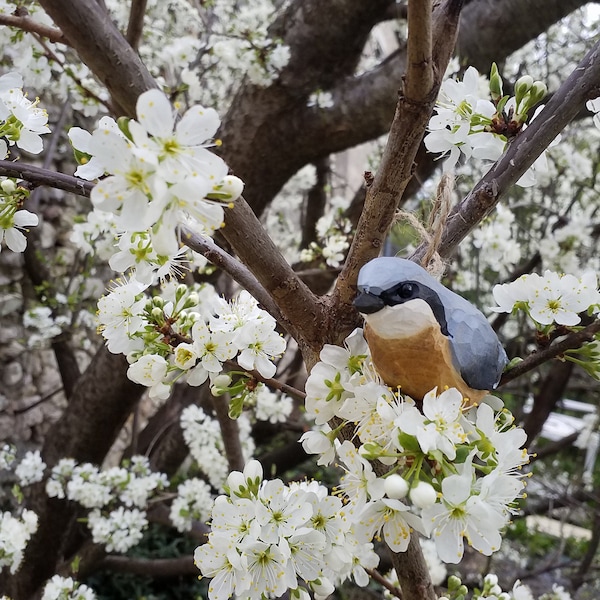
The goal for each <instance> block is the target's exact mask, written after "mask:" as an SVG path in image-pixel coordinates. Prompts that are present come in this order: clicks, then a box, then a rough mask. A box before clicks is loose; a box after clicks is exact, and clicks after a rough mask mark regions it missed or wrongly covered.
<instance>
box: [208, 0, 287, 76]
mask: <svg viewBox="0 0 600 600" xmlns="http://www.w3.org/2000/svg"><path fill="white" fill-rule="evenodd" d="M286 4H287V2H283V3H278V2H274V1H273V0H266V1H262V2H251V3H247V4H242V5H240V4H239V3H237V2H234V1H233V0H222V1H221V2H216V3H214V4H213V6H212V9H213V14H212V19H211V20H210V23H211V27H210V29H209V32H208V35H207V36H206V38H205V39H206V42H205V45H204V47H203V48H201V49H200V52H201V55H200V63H201V65H202V67H203V69H204V70H207V71H212V70H214V69H216V68H217V67H218V72H219V74H220V75H219V76H220V77H222V76H223V75H224V76H225V77H226V79H229V78H230V79H231V80H232V81H236V80H237V81H239V80H240V79H242V78H243V76H244V75H246V76H247V78H248V79H249V81H250V82H252V83H253V84H255V85H259V86H267V85H269V84H270V83H272V82H273V81H274V80H275V79H277V77H278V76H279V72H280V71H281V69H283V68H284V67H285V66H286V65H287V63H288V61H289V59H290V49H289V48H288V47H287V46H286V45H285V44H284V43H283V42H282V40H280V39H277V38H275V39H274V38H272V37H271V35H270V32H269V28H268V25H269V23H272V21H273V15H274V14H276V13H277V12H278V11H280V10H281V9H282V8H283V7H285V5H286Z"/></svg>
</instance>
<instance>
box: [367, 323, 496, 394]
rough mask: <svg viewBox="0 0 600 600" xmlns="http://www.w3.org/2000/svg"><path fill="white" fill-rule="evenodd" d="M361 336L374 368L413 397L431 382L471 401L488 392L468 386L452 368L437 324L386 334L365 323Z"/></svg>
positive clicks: (429, 387) (445, 342)
mask: <svg viewBox="0 0 600 600" xmlns="http://www.w3.org/2000/svg"><path fill="white" fill-rule="evenodd" d="M364 331H365V338H366V340H367V343H368V345H369V349H370V351H371V358H372V360H373V364H374V365H375V368H376V369H377V372H378V373H379V375H380V376H381V378H382V379H383V381H384V382H385V383H386V385H389V386H391V387H400V389H401V391H402V393H404V394H407V395H408V396H410V397H411V398H413V399H415V400H422V399H423V396H425V394H426V393H427V392H429V391H430V390H432V389H433V388H434V387H435V386H437V388H438V393H439V392H441V391H442V390H444V388H445V387H446V386H447V387H455V388H457V389H458V390H459V391H460V393H461V394H462V395H463V396H465V397H466V398H468V399H469V400H470V402H471V403H473V402H479V401H480V400H481V399H482V398H483V397H484V396H485V395H486V394H487V393H488V392H487V390H474V389H473V388H470V387H469V386H468V385H467V384H466V383H465V381H464V380H463V378H462V377H461V375H460V373H459V372H458V371H457V370H456V369H455V368H454V366H453V360H452V354H451V350H450V345H449V343H448V338H447V337H446V336H445V335H443V334H442V332H441V330H440V328H439V326H437V325H431V326H429V327H427V328H426V329H421V330H420V331H419V332H418V334H415V335H412V336H407V337H402V338H386V337H382V336H380V335H379V334H377V333H376V332H375V331H374V330H373V329H372V328H371V327H370V326H369V324H368V323H366V324H365V330H364Z"/></svg>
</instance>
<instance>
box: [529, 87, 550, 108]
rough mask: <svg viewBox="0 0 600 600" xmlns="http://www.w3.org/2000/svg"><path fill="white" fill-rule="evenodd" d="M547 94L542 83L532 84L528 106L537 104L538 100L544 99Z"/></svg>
mask: <svg viewBox="0 0 600 600" xmlns="http://www.w3.org/2000/svg"><path fill="white" fill-rule="evenodd" d="M547 93H548V88H547V87H546V84H545V83H544V82H543V81H536V82H534V84H533V85H532V86H531V91H530V92H529V96H530V100H529V106H530V107H531V106H533V105H534V104H537V103H538V102H539V101H540V100H542V98H545V97H546V94H547Z"/></svg>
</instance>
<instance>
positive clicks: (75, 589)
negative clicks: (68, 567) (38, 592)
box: [42, 575, 96, 600]
mask: <svg viewBox="0 0 600 600" xmlns="http://www.w3.org/2000/svg"><path fill="white" fill-rule="evenodd" d="M42 600H96V594H95V592H94V590H92V588H90V587H89V586H87V585H84V584H83V583H78V582H77V581H74V580H73V578H72V577H61V576H60V575H54V576H53V577H52V579H50V581H48V583H47V584H46V585H45V586H44V590H43V592H42Z"/></svg>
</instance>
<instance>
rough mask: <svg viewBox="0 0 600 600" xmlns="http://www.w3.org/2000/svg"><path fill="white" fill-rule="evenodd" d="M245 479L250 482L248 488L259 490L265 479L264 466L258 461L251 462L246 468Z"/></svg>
mask: <svg viewBox="0 0 600 600" xmlns="http://www.w3.org/2000/svg"><path fill="white" fill-rule="evenodd" d="M244 477H245V478H246V481H247V482H248V486H250V487H255V488H256V489H258V486H259V485H260V482H261V481H262V478H263V468H262V465H261V464H260V463H259V462H258V461H257V460H250V461H248V462H247V463H246V466H245V467H244Z"/></svg>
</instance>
